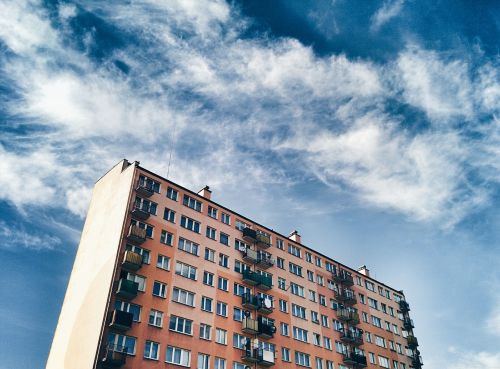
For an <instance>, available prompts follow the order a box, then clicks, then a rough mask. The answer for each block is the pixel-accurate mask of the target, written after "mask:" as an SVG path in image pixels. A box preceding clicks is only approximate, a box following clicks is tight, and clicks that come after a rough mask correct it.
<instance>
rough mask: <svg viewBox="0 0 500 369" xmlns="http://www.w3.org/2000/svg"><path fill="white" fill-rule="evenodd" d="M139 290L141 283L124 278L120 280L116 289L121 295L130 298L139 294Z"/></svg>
mask: <svg viewBox="0 0 500 369" xmlns="http://www.w3.org/2000/svg"><path fill="white" fill-rule="evenodd" d="M138 290H139V283H137V282H134V281H129V280H128V279H124V278H122V279H120V280H119V281H118V288H117V289H116V294H117V295H118V296H120V297H123V298H125V299H129V300H130V299H133V298H134V297H136V296H137V291H138Z"/></svg>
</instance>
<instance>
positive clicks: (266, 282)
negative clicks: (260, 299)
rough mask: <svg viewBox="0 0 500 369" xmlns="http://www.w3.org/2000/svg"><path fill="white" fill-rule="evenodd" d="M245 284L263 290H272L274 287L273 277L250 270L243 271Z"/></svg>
mask: <svg viewBox="0 0 500 369" xmlns="http://www.w3.org/2000/svg"><path fill="white" fill-rule="evenodd" d="M243 282H245V283H246V284H249V285H251V286H255V287H257V288H259V289H261V290H270V289H271V288H272V287H273V279H272V277H269V276H267V275H263V274H259V273H256V272H254V271H252V270H248V269H245V270H243Z"/></svg>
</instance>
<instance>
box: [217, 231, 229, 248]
mask: <svg viewBox="0 0 500 369" xmlns="http://www.w3.org/2000/svg"><path fill="white" fill-rule="evenodd" d="M219 241H220V243H222V244H223V245H226V246H229V235H228V234H225V233H222V232H221V233H220V237H219Z"/></svg>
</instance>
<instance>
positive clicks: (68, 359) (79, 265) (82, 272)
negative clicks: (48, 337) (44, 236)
mask: <svg viewBox="0 0 500 369" xmlns="http://www.w3.org/2000/svg"><path fill="white" fill-rule="evenodd" d="M124 163H126V162H125V161H122V162H120V163H118V164H117V165H116V166H115V167H114V168H113V169H111V170H110V171H109V172H108V173H107V174H106V175H105V176H104V177H102V178H101V179H100V180H99V181H98V182H97V183H96V185H95V187H94V191H93V194H92V200H91V202H90V207H89V211H88V213H87V219H86V221H85V226H84V228H83V232H82V236H81V239H80V245H79V246H78V252H77V254H76V259H75V263H74V265H73V270H72V271H71V277H70V281H69V285H68V289H67V291H66V296H65V297H64V303H63V306H62V310H61V314H60V316H59V321H58V323H57V328H56V332H55V335H54V339H53V341H52V347H51V349H50V353H49V358H48V361H47V366H46V368H47V369H91V368H92V367H93V365H94V359H95V354H96V350H97V346H98V341H99V335H100V332H101V325H102V321H103V317H104V314H105V309H106V305H107V304H106V302H107V299H108V294H109V290H110V284H111V283H112V280H113V269H114V265H115V260H116V255H117V251H118V248H119V244H120V239H121V234H122V227H123V221H124V218H125V215H126V211H127V205H128V200H129V196H130V191H131V188H132V181H133V176H134V168H135V166H134V165H130V166H128V167H127V168H126V169H124V170H123V172H122V168H123V166H124Z"/></svg>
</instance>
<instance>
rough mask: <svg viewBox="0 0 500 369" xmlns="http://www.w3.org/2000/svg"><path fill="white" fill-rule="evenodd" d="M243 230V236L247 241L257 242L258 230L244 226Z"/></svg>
mask: <svg viewBox="0 0 500 369" xmlns="http://www.w3.org/2000/svg"><path fill="white" fill-rule="evenodd" d="M241 232H242V237H243V239H244V240H245V241H247V242H250V243H254V242H257V231H255V229H252V228H243V230H242V231H241Z"/></svg>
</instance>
